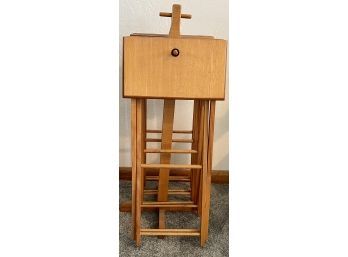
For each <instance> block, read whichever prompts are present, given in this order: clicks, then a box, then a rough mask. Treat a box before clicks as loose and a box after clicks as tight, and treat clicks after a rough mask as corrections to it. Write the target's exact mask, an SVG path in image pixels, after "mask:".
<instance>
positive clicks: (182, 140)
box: [146, 138, 192, 143]
mask: <svg viewBox="0 0 348 257" xmlns="http://www.w3.org/2000/svg"><path fill="white" fill-rule="evenodd" d="M146 142H162V140H161V138H146ZM172 142H174V143H192V139H181V138H177V139H172Z"/></svg>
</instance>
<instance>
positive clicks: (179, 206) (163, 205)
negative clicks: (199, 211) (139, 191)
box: [141, 204, 198, 209]
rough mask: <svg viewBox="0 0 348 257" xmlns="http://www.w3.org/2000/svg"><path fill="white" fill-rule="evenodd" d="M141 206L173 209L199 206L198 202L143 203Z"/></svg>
mask: <svg viewBox="0 0 348 257" xmlns="http://www.w3.org/2000/svg"><path fill="white" fill-rule="evenodd" d="M141 207H142V208H154V207H155V208H160V209H164V208H165V209H171V208H198V205H197V204H142V205H141Z"/></svg>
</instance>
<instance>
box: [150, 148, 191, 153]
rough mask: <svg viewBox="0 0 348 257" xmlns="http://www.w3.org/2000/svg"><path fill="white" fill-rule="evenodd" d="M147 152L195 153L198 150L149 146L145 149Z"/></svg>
mask: <svg viewBox="0 0 348 257" xmlns="http://www.w3.org/2000/svg"><path fill="white" fill-rule="evenodd" d="M144 152H145V153H177V154H195V153H197V151H196V150H191V149H154V148H152V149H151V148H149V149H145V150H144Z"/></svg>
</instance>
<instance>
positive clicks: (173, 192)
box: [144, 189, 191, 195]
mask: <svg viewBox="0 0 348 257" xmlns="http://www.w3.org/2000/svg"><path fill="white" fill-rule="evenodd" d="M144 194H145V195H157V194H158V190H157V189H145V190H144ZM168 194H169V195H190V194H191V190H185V189H169V190H168Z"/></svg>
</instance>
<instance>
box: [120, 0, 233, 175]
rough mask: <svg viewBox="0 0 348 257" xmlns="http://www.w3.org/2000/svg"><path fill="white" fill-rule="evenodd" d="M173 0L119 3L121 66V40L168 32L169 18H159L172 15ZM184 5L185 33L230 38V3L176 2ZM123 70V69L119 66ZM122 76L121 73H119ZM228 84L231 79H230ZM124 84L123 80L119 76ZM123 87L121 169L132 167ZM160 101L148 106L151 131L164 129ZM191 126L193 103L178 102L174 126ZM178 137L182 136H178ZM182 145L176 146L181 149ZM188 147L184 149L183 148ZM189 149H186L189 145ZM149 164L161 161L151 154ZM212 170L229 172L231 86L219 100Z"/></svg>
mask: <svg viewBox="0 0 348 257" xmlns="http://www.w3.org/2000/svg"><path fill="white" fill-rule="evenodd" d="M173 3H174V2H173V1H167V0H165V1H158V0H147V1H139V0H138V1H137V0H128V1H120V64H121V65H122V37H123V36H127V35H129V34H131V33H134V32H139V33H140V32H142V33H168V31H169V27H170V18H165V17H160V16H159V15H158V14H159V12H160V11H164V12H170V11H171V6H172V4H173ZM175 3H178V4H181V5H182V12H183V13H189V14H192V19H191V20H185V19H184V20H182V22H181V33H182V34H196V35H212V36H214V37H216V38H221V39H228V0H215V1H212V0H209V1H208V0H191V1H175ZM120 71H122V66H120ZM120 76H122V72H120ZM227 81H228V78H227ZM120 85H122V77H120ZM121 96H122V87H120V104H119V107H120V108H119V111H120V166H130V163H131V162H130V100H129V99H123V98H122V97H121ZM162 106H163V101H161V100H150V101H149V103H148V128H154V129H156V128H157V129H158V128H161V121H162ZM191 124H192V101H177V104H176V110H175V120H174V127H175V128H176V129H190V127H191ZM154 136H155V135H154ZM178 137H179V136H178ZM181 145H182V144H180V145H174V146H175V147H177V148H179V147H181ZM183 147H185V146H183ZM186 147H187V146H186ZM149 158H150V159H149V161H158V157H157V156H156V155H153V156H151V155H149ZM173 161H174V162H178V163H185V162H187V161H188V157H185V156H181V155H177V156H175V157H174V159H173ZM213 169H221V170H227V169H228V85H226V101H219V102H218V103H217V109H216V129H215V145H214V156H213Z"/></svg>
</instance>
